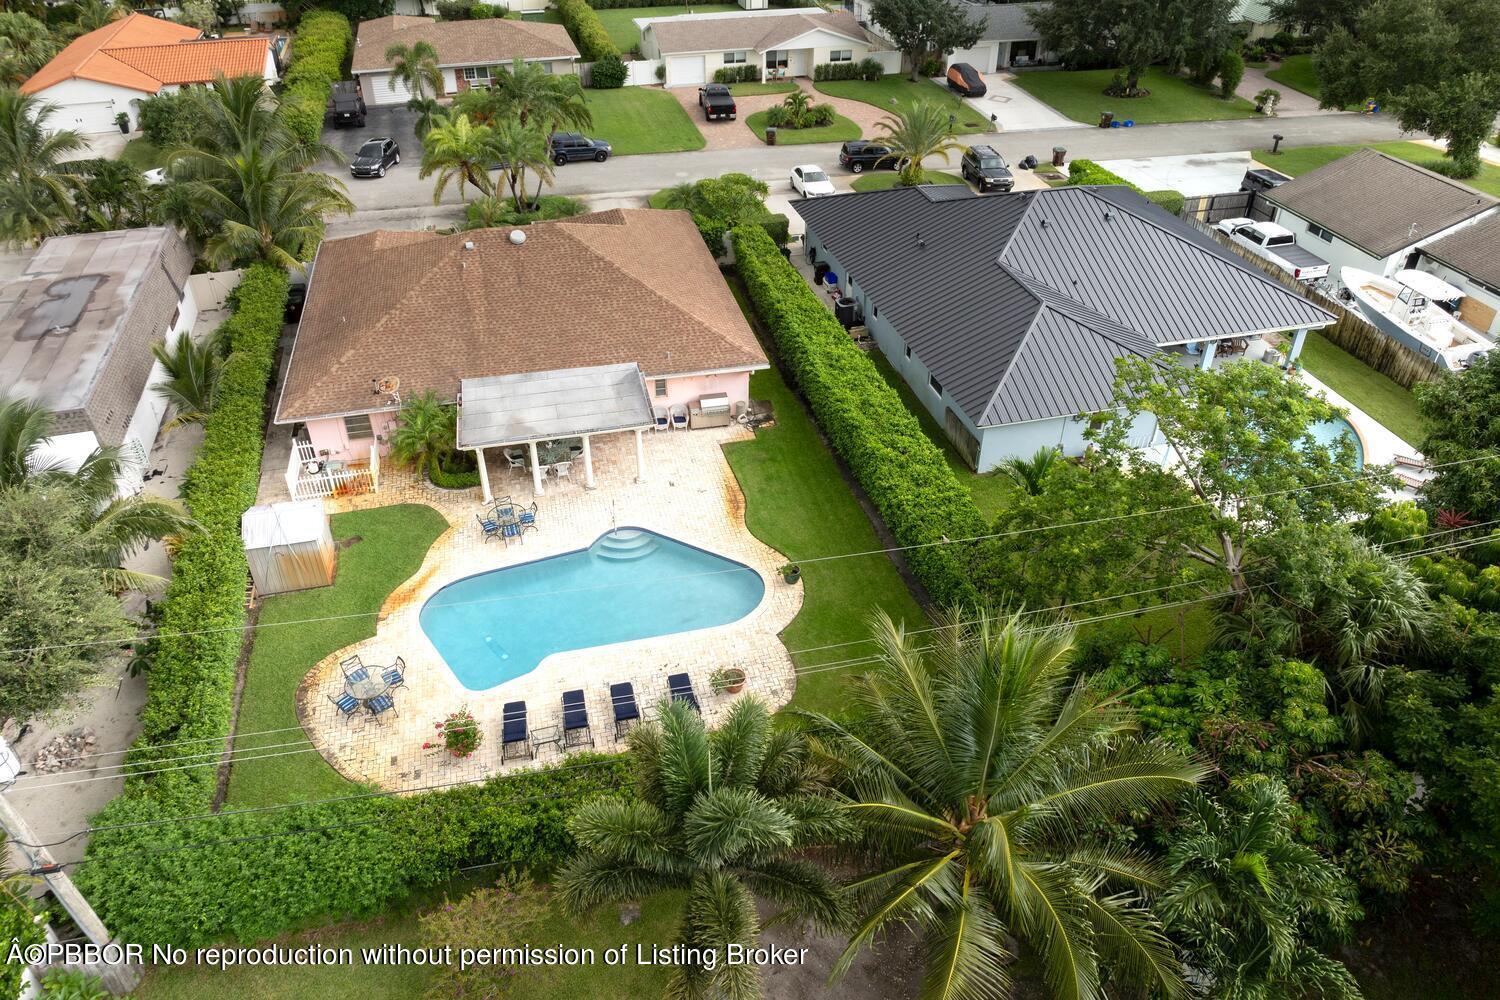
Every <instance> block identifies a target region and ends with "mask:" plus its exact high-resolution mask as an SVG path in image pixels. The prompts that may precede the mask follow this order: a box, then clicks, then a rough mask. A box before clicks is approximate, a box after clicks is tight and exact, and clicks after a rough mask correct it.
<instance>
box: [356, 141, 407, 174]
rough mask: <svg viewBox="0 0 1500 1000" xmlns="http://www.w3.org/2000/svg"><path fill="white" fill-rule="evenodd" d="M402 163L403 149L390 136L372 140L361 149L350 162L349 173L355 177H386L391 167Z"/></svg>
mask: <svg viewBox="0 0 1500 1000" xmlns="http://www.w3.org/2000/svg"><path fill="white" fill-rule="evenodd" d="M400 162H401V147H400V146H398V145H396V140H395V139H392V138H390V137H389V136H384V137H382V138H379V139H371V140H370V141H369V142H367V143H365V144H364V145H363V146H361V147H359V152H357V153H355V154H354V159H353V160H350V161H349V172H350V173H351V174H353V175H354V176H355V177H384V176H385V172H386V170H387V169H389V168H390V167H394V166H395V165H396V164H398V163H400Z"/></svg>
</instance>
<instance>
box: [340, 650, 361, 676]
mask: <svg viewBox="0 0 1500 1000" xmlns="http://www.w3.org/2000/svg"><path fill="white" fill-rule="evenodd" d="M364 668H365V665H364V664H363V663H361V662H360V659H359V656H358V655H355V656H346V657H344V658H343V659H342V660H340V661H339V670H341V671H343V674H344V676H345V677H348V676H349V675H350V674H352V673H354V672H355V671H356V670H363V669H364Z"/></svg>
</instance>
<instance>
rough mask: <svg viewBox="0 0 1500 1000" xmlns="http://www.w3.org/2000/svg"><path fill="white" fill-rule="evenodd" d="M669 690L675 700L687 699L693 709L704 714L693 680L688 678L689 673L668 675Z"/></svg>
mask: <svg viewBox="0 0 1500 1000" xmlns="http://www.w3.org/2000/svg"><path fill="white" fill-rule="evenodd" d="M667 692H668V693H669V694H671V696H672V700H673V701H685V702H687V703H688V705H690V706H691V707H692V709H693V711H695V712H697V713H698V714H699V715H702V714H703V709H702V707H701V706H700V705H699V704H698V696H697V695H696V694H694V693H693V682H692V681H690V680H688V675H687V674H669V675H667Z"/></svg>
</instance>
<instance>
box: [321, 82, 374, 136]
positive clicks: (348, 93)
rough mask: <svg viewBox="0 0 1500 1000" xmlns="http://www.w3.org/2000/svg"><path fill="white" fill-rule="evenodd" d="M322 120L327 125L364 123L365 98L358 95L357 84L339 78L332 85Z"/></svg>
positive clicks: (360, 124) (361, 124)
mask: <svg viewBox="0 0 1500 1000" xmlns="http://www.w3.org/2000/svg"><path fill="white" fill-rule="evenodd" d="M323 121H324V122H325V123H326V124H328V125H359V126H361V127H362V126H363V125H364V123H365V99H364V98H363V97H360V96H359V84H357V83H355V82H354V81H353V80H339V81H338V82H337V83H335V84H334V85H333V92H332V93H331V94H329V95H328V110H327V111H326V112H324V114H323Z"/></svg>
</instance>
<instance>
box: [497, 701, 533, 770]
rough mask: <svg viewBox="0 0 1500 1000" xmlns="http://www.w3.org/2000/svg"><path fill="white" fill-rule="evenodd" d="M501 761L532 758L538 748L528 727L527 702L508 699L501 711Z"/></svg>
mask: <svg viewBox="0 0 1500 1000" xmlns="http://www.w3.org/2000/svg"><path fill="white" fill-rule="evenodd" d="M500 718H501V722H500V763H502V764H503V763H505V762H506V761H508V760H531V759H532V758H533V757H535V756H536V750H535V749H534V748H533V747H532V745H531V734H530V733H529V732H528V731H527V729H526V703H525V702H524V701H508V702H506V703H505V707H504V708H503V709H502V710H501V713H500Z"/></svg>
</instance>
